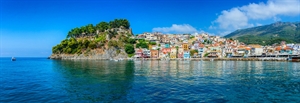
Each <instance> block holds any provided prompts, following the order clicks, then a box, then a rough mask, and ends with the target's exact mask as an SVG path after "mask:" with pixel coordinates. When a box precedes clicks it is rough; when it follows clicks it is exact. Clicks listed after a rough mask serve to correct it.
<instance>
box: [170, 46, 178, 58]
mask: <svg viewBox="0 0 300 103" xmlns="http://www.w3.org/2000/svg"><path fill="white" fill-rule="evenodd" d="M176 55H177V49H176V48H174V47H173V48H171V53H170V58H176Z"/></svg>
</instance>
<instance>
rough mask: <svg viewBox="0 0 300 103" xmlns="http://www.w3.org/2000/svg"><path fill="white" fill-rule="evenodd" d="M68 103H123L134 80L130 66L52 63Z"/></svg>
mask: <svg viewBox="0 0 300 103" xmlns="http://www.w3.org/2000/svg"><path fill="white" fill-rule="evenodd" d="M54 64H55V65H54V66H57V67H59V68H57V69H56V70H57V71H58V72H60V73H61V76H62V78H61V79H60V80H58V81H59V83H60V84H63V85H60V88H62V90H65V91H64V92H66V94H67V97H72V98H67V99H68V100H67V101H68V102H90V101H92V102H99V101H117V100H120V101H122V102H123V101H126V95H127V92H128V90H129V89H130V88H131V87H132V82H133V79H134V68H135V67H134V63H133V62H130V61H129V62H110V61H55V63H54Z"/></svg>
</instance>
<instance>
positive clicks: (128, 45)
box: [125, 44, 135, 54]
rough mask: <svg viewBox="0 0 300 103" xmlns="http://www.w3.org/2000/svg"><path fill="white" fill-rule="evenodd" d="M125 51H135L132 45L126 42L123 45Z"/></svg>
mask: <svg viewBox="0 0 300 103" xmlns="http://www.w3.org/2000/svg"><path fill="white" fill-rule="evenodd" d="M125 52H126V53H127V54H133V53H134V52H135V51H134V47H133V45H132V44H126V45H125Z"/></svg>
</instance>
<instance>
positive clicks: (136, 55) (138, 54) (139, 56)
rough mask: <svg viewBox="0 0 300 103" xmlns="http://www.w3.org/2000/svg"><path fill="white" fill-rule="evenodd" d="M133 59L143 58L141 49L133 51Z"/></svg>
mask: <svg viewBox="0 0 300 103" xmlns="http://www.w3.org/2000/svg"><path fill="white" fill-rule="evenodd" d="M134 57H135V58H142V57H143V50H142V49H135V55H134Z"/></svg>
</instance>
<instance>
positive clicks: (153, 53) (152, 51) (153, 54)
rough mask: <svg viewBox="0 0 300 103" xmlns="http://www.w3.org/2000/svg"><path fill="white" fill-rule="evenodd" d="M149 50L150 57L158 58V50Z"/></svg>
mask: <svg viewBox="0 0 300 103" xmlns="http://www.w3.org/2000/svg"><path fill="white" fill-rule="evenodd" d="M150 52H151V58H158V57H159V53H158V50H150Z"/></svg>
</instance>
